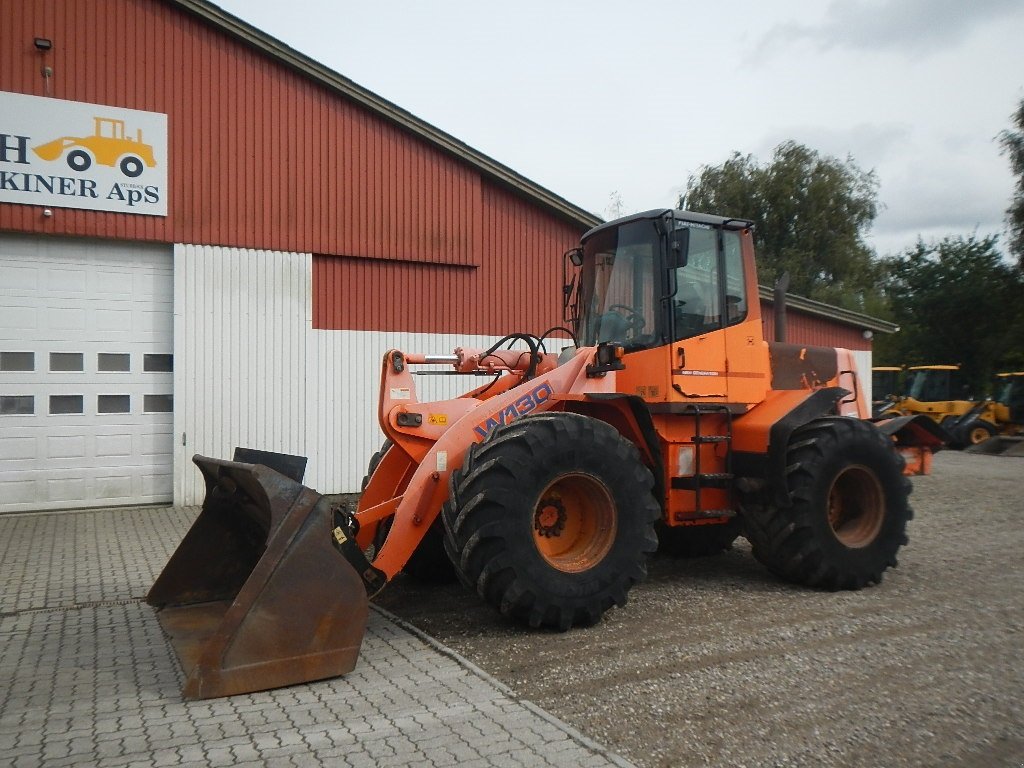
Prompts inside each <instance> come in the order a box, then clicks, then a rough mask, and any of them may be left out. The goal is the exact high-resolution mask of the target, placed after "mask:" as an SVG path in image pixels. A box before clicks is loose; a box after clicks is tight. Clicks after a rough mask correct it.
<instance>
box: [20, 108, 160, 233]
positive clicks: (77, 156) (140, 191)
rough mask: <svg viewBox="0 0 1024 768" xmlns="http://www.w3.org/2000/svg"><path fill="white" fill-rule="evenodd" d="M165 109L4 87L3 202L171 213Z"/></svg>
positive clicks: (99, 209)
mask: <svg viewBox="0 0 1024 768" xmlns="http://www.w3.org/2000/svg"><path fill="white" fill-rule="evenodd" d="M171 165H172V163H171V158H170V155H168V152H167V115H166V114H164V113H163V112H146V111H144V110H141V109H131V108H129V107H121V106H116V105H112V104H92V103H89V102H85V101H67V100H65V99H54V98H48V97H43V96H31V95H29V94H26V93H12V92H9V91H2V90H0V203H15V204H17V205H33V206H56V207H60V208H79V209H85V210H92V211H109V212H113V213H132V214H142V215H144V216H166V215H167V201H168V198H169V197H170V194H169V192H170V190H169V187H168V171H169V170H170V166H171Z"/></svg>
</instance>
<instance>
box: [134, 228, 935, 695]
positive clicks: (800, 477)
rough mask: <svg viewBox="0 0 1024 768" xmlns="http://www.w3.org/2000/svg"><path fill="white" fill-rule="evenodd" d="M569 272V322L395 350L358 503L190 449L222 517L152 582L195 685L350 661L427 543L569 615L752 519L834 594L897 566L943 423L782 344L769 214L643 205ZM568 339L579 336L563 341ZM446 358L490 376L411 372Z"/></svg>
mask: <svg viewBox="0 0 1024 768" xmlns="http://www.w3.org/2000/svg"><path fill="white" fill-rule="evenodd" d="M569 263H571V264H572V266H573V268H574V275H573V277H572V278H571V279H567V280H566V281H565V283H566V285H565V290H564V296H565V307H566V313H567V314H568V321H569V323H570V324H571V326H572V328H571V330H570V329H566V328H562V327H558V328H553V329H550V330H548V331H546V332H545V333H542V334H541V335H539V336H534V335H532V334H528V333H512V334H510V335H509V336H506V337H505V338H504V339H502V340H500V341H499V342H498V343H496V344H494V345H493V346H491V347H490V348H489V349H485V350H477V349H468V348H461V347H460V348H457V349H456V350H455V351H454V352H453V353H451V354H442V355H433V354H419V353H409V352H403V351H401V350H397V349H393V350H389V351H388V352H387V353H386V354H384V356H383V357H382V359H381V369H380V381H381V384H380V396H379V403H378V413H377V415H378V420H379V423H380V426H381V429H382V430H383V432H384V434H385V436H386V438H387V442H385V445H384V448H383V449H382V451H381V452H379V453H378V454H377V455H375V456H374V458H373V460H372V461H371V471H370V473H369V477H368V480H367V482H366V485H365V487H364V491H363V493H362V496H361V497H360V500H359V504H358V507H357V509H356V510H355V512H354V513H350V512H348V511H347V510H343V509H337V508H332V507H331V506H330V504H329V503H328V501H327V500H326V499H325V498H324V497H322V496H320V494H318V493H316V492H315V491H313V490H311V489H309V488H306V487H304V486H302V485H301V482H300V478H301V476H302V466H303V464H304V459H301V458H297V457H288V456H280V455H277V454H262V453H258V452H251V451H249V452H247V451H240V452H239V453H238V454H236V457H235V459H236V460H235V461H222V460H217V459H209V458H204V457H200V456H197V457H195V458H194V461H195V463H196V464H197V465H198V466H199V468H200V470H201V471H202V473H203V475H204V477H205V478H206V485H207V496H206V500H205V501H204V504H203V510H202V512H201V513H200V515H199V517H198V518H197V520H196V522H195V524H194V526H193V528H192V529H191V530H190V531H189V533H188V534H187V535H186V537H185V539H184V540H183V541H182V543H181V545H180V547H179V549H178V551H177V552H176V553H175V554H174V556H173V557H172V558H171V560H170V562H169V563H168V564H167V567H166V568H165V569H164V572H163V573H162V574H161V575H160V577H159V579H158V580H157V582H156V584H155V585H154V586H153V588H152V590H151V591H150V593H149V595H148V601H149V602H150V603H151V604H152V605H154V606H156V607H157V609H158V617H159V619H160V621H161V624H162V625H163V627H164V629H165V630H166V631H167V632H168V634H169V635H170V636H171V638H172V641H173V643H174V646H175V648H176V650H177V652H178V656H179V658H180V659H181V662H182V666H183V667H184V669H185V671H186V676H187V682H186V684H185V688H184V695H185V696H187V697H190V698H206V697H212V696H223V695H230V694H233V693H240V692H244V691H254V690H260V689H264V688H271V687H276V686H280V685H286V684H290V683H297V682H304V681H309V680H316V679H321V678H325V677H331V676H334V675H339V674H343V673H344V672H346V671H349V670H351V669H352V667H353V665H354V664H355V662H356V657H357V655H358V649H359V644H360V641H361V639H362V635H363V632H364V628H365V622H366V615H367V607H368V606H367V600H368V599H369V597H372V596H373V595H374V594H376V593H377V592H378V591H379V590H380V589H381V588H383V587H384V586H385V585H386V584H387V582H389V581H390V580H391V579H393V578H395V577H396V576H397V575H398V574H399V573H400V572H401V571H402V570H403V569H406V568H409V567H410V566H411V564H412V563H413V562H414V560H416V559H419V562H418V564H417V567H416V570H417V571H419V572H421V573H422V572H424V571H426V572H430V571H431V570H432V569H434V570H440V569H450V570H454V572H455V575H456V576H457V577H458V578H459V579H460V580H461V581H462V582H463V583H464V584H465V585H466V586H467V587H468V588H470V589H472V590H474V591H475V592H476V593H477V594H478V595H479V596H480V597H481V598H482V599H483V600H484V601H485V602H487V603H488V604H490V605H491V606H493V607H494V608H495V609H496V610H498V611H499V612H500V613H502V614H503V615H504V616H506V617H508V618H509V619H511V620H512V621H515V622H518V623H520V624H523V625H526V626H529V627H546V628H551V629H556V630H567V629H569V628H570V627H572V626H586V625H589V624H593V623H595V622H597V621H599V620H600V619H601V617H602V615H603V614H604V613H605V611H607V610H609V609H610V608H612V607H615V606H622V605H624V604H625V602H626V599H627V595H628V593H629V591H630V589H632V587H633V586H634V585H635V584H636V583H638V582H639V581H641V580H642V579H643V578H644V577H645V575H646V572H647V559H648V556H649V555H650V554H651V553H653V552H654V551H655V549H656V548H657V547H658V545H659V542H660V543H661V546H662V548H663V549H665V550H667V551H669V552H674V553H679V554H685V553H694V552H713V551H719V550H721V549H723V548H726V547H728V546H729V544H730V543H731V542H732V541H733V540H734V539H735V538H736V537H737V536H739V535H740V534H741V533H742V535H745V536H746V537H747V538H748V539H749V540H750V542H751V545H752V550H753V555H754V557H755V558H756V559H758V560H759V561H760V562H761V563H763V564H764V565H765V566H766V567H767V568H768V569H769V570H770V571H771V572H772V573H774V574H776V575H777V576H778V577H779V578H782V579H785V580H787V581H791V582H794V583H796V584H801V585H804V586H807V587H814V588H819V589H826V590H845V589H860V588H862V587H865V586H868V585H871V584H876V583H878V582H879V581H881V579H882V577H883V574H884V573H885V571H886V570H888V569H889V568H891V567H894V566H895V565H896V559H897V554H898V551H899V549H900V547H902V546H903V545H904V544H906V542H907V536H906V526H907V521H908V520H909V519H910V517H911V510H910V507H909V505H908V494H909V492H910V487H911V486H910V481H909V480H908V479H907V478H906V477H905V475H906V474H907V473H908V472H912V471H922V470H923V469H924V468H926V467H927V459H928V457H929V456H930V451H931V450H934V449H937V448H939V447H941V445H942V437H941V434H940V433H939V430H937V429H936V427H935V424H934V422H933V421H931V420H930V419H928V418H925V417H921V416H901V417H899V418H893V419H889V420H885V421H880V422H877V423H873V422H871V421H868V420H867V417H868V415H869V414H868V406H869V404H868V403H867V402H866V401H865V398H864V395H863V391H862V388H861V386H860V379H859V376H858V372H857V370H856V367H855V363H854V357H853V353H851V352H849V351H848V350H843V349H832V348H816V347H808V346H803V345H798V344H788V343H785V341H784V340H783V339H779V340H776V341H767V340H766V339H765V338H764V336H763V330H762V328H763V326H762V322H761V305H760V300H759V294H758V282H757V272H756V268H755V264H754V247H753V237H752V233H751V223H750V222H749V221H744V220H741V219H735V218H724V217H721V216H711V215H707V214H701V213H692V212H686V211H673V210H655V211H648V212H646V213H640V214H635V215H633V216H628V217H625V218H622V219H619V220H617V221H612V222H609V223H606V224H602V225H601V226H598V227H596V228H594V229H592V230H590V231H589V232H588V233H586V234H585V235H584V236H583V238H582V241H581V246H580V247H579V248H577V249H574V250H573V251H570V253H568V254H566V260H565V261H564V262H563V270H567V269H568V264H569ZM466 299H467V301H471V300H472V297H466ZM777 327H784V323H780V324H778V325H777ZM552 334H559V335H561V336H563V337H564V336H566V335H569V336H571V340H572V342H573V343H572V345H571V346H567V347H565V348H564V349H563V350H562V351H561V352H560V353H557V352H555V351H551V352H549V351H547V347H548V346H549V345H552V344H553V343H555V342H554V340H553V339H552V338H551V337H552ZM565 343H566V342H565V341H561V340H560V341H559V346H562V345H564V344H565ZM439 363H440V364H447V365H450V366H451V367H452V369H453V371H454V372H455V373H460V374H466V375H467V376H468V377H469V381H470V382H472V384H471V385H470V387H469V391H467V392H466V394H464V395H463V396H461V397H458V398H455V399H452V400H443V401H437V402H421V401H420V400H419V399H418V397H417V394H416V383H415V378H414V375H413V373H414V370H415V369H416V368H417V367H419V366H423V365H436V364H439ZM481 376H483V377H484V378H486V379H487V381H486V383H484V384H483V385H480V384H479V382H480V380H481V378H480V377H481Z"/></svg>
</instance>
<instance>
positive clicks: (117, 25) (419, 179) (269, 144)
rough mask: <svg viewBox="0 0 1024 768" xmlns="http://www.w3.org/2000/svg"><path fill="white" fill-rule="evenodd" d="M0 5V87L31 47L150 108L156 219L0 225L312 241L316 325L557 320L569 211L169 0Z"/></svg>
mask: <svg viewBox="0 0 1024 768" xmlns="http://www.w3.org/2000/svg"><path fill="white" fill-rule="evenodd" d="M3 15H4V19H3V24H2V25H0V90H5V91H13V92H18V93H25V94H32V95H44V82H43V78H42V77H41V75H40V67H41V65H42V64H43V63H45V64H46V65H48V66H51V67H52V68H53V70H54V75H53V77H52V78H51V95H52V96H53V97H56V98H59V99H68V100H73V101H85V102H95V103H99V104H110V105H116V106H121V107H127V108H130V109H140V110H146V111H152V112H163V113H166V114H167V115H168V153H169V155H170V165H169V186H170V198H169V200H168V216H167V217H155V216H133V215H127V214H120V213H108V212H99V211H85V210H73V209H55V210H54V215H53V216H52V217H51V218H48V219H44V218H43V217H42V216H41V215H40V210H39V208H38V207H35V206H24V205H13V204H0V230H13V231H22V232H31V233H46V234H56V235H72V236H86V237H99V238H117V239H128V240H150V241H159V242H169V243H199V244H204V245H223V246H235V247H242V248H258V249H266V250H277V251H296V252H303V253H314V254H318V255H319V256H318V258H317V259H316V267H315V270H314V271H315V278H314V292H315V296H316V297H317V299H316V302H317V314H316V318H317V320H316V327H322V328H369V327H373V328H381V329H389V330H415V331H437V330H460V329H462V328H463V327H465V326H469V328H470V330H477V331H478V332H488V333H490V332H497V329H498V327H499V326H500V327H502V328H507V327H509V326H515V327H517V328H522V329H524V330H525V329H528V330H531V331H534V332H539V331H541V330H543V329H544V328H546V327H547V326H548V325H550V324H552V323H554V322H556V321H557V320H558V317H559V315H560V312H559V306H558V303H557V302H558V297H557V288H558V284H559V282H560V277H561V272H560V269H561V265H560V257H561V254H562V253H563V252H564V251H565V250H566V249H568V248H570V247H572V246H573V245H574V244H575V243H577V242H578V239H579V235H580V234H581V232H582V229H583V227H582V226H581V225H579V224H576V223H573V222H570V221H568V220H566V219H563V218H560V217H557V216H555V215H552V214H551V213H549V212H548V209H545V208H541V207H539V206H537V205H534V204H531V203H529V202H527V201H525V200H524V199H522V198H520V197H517V196H516V195H514V194H512V193H510V192H506V191H505V190H504V189H503V188H499V187H498V185H497V183H496V182H493V181H492V180H490V178H489V177H485V176H483V175H482V174H481V173H480V171H479V170H478V169H477V168H475V167H473V166H472V165H470V164H468V163H466V162H464V161H462V160H461V159H460V158H458V157H456V156H455V155H452V154H450V153H448V152H445V151H444V150H442V149H440V148H438V147H436V146H435V145H432V144H430V143H429V142H427V141H426V140H424V139H422V138H420V137H418V136H416V135H414V134H412V133H410V132H408V131H406V130H405V129H403V128H401V127H399V126H398V125H396V124H395V123H393V122H391V121H389V120H387V119H385V118H384V117H382V116H380V115H379V114H377V113H374V112H372V111H370V110H368V109H367V108H365V107H364V106H362V105H360V104H357V103H355V102H353V101H350V100H348V99H346V98H344V97H343V96H342V95H341V94H339V93H337V92H335V91H333V90H331V89H329V88H327V87H326V86H324V85H321V84H319V83H317V82H314V81H313V80H311V79H310V78H309V77H307V76H305V75H302V74H300V73H298V72H296V71H294V70H292V69H290V68H289V67H287V66H285V65H284V64H282V63H279V62H277V61H275V60H273V59H271V58H270V57H269V56H268V55H267V54H265V53H263V52H261V51H258V50H256V49H255V48H252V47H250V46H249V45H247V44H245V43H244V42H242V41H240V40H238V39H236V38H234V37H232V36H230V35H228V34H227V33H225V32H223V31H221V30H219V29H217V28H215V27H214V26H212V25H210V24H208V23H207V22H205V21H202V20H200V19H198V18H196V17H193V16H191V15H190V14H188V13H186V12H184V11H183V10H182V9H180V8H179V7H177V6H175V5H173V4H170V3H164V2H158V1H157V0H12V1H11V2H7V3H5V6H4V14H3ZM35 37H46V38H49V39H51V40H52V41H53V49H52V50H51V51H49V52H48V53H46V54H45V55H41V54H40V53H39V52H38V51H36V49H35V47H34V45H33V39H34V38H35ZM2 130H3V129H2V126H0V132H2ZM331 257H337V258H331ZM428 265H429V266H428ZM438 265H444V266H438ZM323 280H326V281H327V283H326V285H323V284H322V283H321V281H323ZM435 306H444V307H448V308H457V309H454V310H449V311H446V312H443V313H439V312H437V310H436V309H435Z"/></svg>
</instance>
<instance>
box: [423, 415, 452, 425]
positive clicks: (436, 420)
mask: <svg viewBox="0 0 1024 768" xmlns="http://www.w3.org/2000/svg"><path fill="white" fill-rule="evenodd" d="M427 423H428V424H436V425H437V426H439V427H443V426H445V425H447V424H448V414H447V413H431V414H430V415H428V416H427Z"/></svg>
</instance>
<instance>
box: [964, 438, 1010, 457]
mask: <svg viewBox="0 0 1024 768" xmlns="http://www.w3.org/2000/svg"><path fill="white" fill-rule="evenodd" d="M964 453H984V454H988V455H990V456H1024V437H1011V436H1009V435H994V436H993V437H990V438H989V439H988V440H982V441H981V442H980V443H978V444H977V445H970V446H968V447H967V448H965V449H964Z"/></svg>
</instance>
